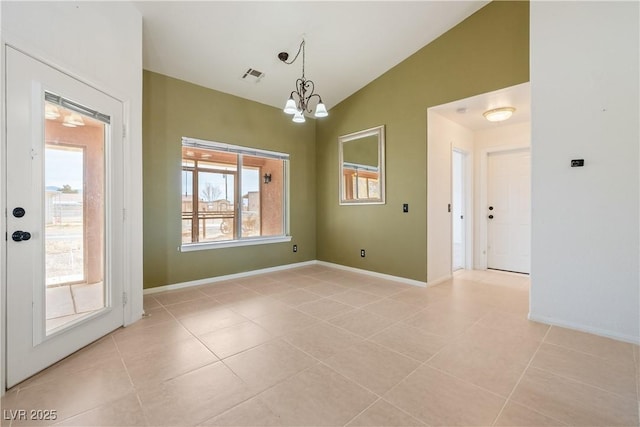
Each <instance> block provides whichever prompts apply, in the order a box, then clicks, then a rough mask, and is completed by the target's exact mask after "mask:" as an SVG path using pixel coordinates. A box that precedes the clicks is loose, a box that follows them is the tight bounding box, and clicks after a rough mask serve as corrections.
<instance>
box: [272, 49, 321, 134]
mask: <svg viewBox="0 0 640 427" xmlns="http://www.w3.org/2000/svg"><path fill="white" fill-rule="evenodd" d="M304 46H305V42H304V39H303V40H302V43H300V47H299V48H298V53H296V56H295V58H293V60H291V62H287V60H288V59H289V54H288V53H287V52H280V53H279V54H278V59H279V60H280V61H282V62H284V63H285V64H288V65H291V64H293V63H294V62H296V59H298V56H299V55H300V52H301V51H302V77H300V78H299V79H298V80H296V90H294V91H292V92H291V94H290V95H289V100H288V101H287V103H286V104H285V106H284V112H285V113H287V114H293V121H294V122H295V123H304V121H305V119H304V113H305V112H307V113H311V106H310V105H309V104H310V102H311V100H312V99H313V98H316V97H317V98H318V103H317V104H316V111H315V113H314V116H316V117H327V116H328V115H329V113H328V112H327V107H325V105H324V104H323V103H322V97H320V95H318V94H317V93H314V91H315V84H314V83H313V81H312V80H307V79H306V78H305V76H304V59H305V58H304V53H305V52H304Z"/></svg>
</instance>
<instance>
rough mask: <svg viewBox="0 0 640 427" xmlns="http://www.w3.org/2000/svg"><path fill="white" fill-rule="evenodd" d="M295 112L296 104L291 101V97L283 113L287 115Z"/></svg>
mask: <svg viewBox="0 0 640 427" xmlns="http://www.w3.org/2000/svg"><path fill="white" fill-rule="evenodd" d="M296 111H298V108H297V107H296V102H295V101H294V100H293V96H291V97H290V98H289V100H288V101H287V103H286V104H285V105H284V112H285V113H287V114H295V113H296Z"/></svg>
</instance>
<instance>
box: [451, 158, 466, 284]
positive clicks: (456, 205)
mask: <svg viewBox="0 0 640 427" xmlns="http://www.w3.org/2000/svg"><path fill="white" fill-rule="evenodd" d="M464 156H465V154H464V153H462V152H461V151H458V150H453V153H452V157H451V189H452V191H451V193H452V194H451V205H452V206H451V208H452V216H451V222H452V224H451V225H452V227H451V229H452V245H451V248H452V251H453V254H452V257H451V259H452V260H453V263H452V269H453V271H456V270H460V269H462V268H464V267H465V264H466V261H465V255H466V252H467V248H466V244H465V243H466V236H465V228H466V227H465V203H464V202H465V185H464V182H465V176H464V160H465V158H464Z"/></svg>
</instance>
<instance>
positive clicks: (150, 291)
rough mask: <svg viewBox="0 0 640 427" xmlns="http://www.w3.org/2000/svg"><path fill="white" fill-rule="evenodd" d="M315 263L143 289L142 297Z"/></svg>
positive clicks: (286, 265) (308, 262)
mask: <svg viewBox="0 0 640 427" xmlns="http://www.w3.org/2000/svg"><path fill="white" fill-rule="evenodd" d="M316 263H317V261H316V260H312V261H304V262H296V263H294V264H285V265H278V266H276V267H269V268H261V269H259V270H251V271H243V272H242V273H234V274H227V275H224V276H217V277H210V278H207V279H198V280H191V281H189V282H182V283H174V284H171V285H163V286H156V287H153V288H148V289H144V290H143V291H142V292H143V294H144V295H149V294H157V293H158V292H164V291H171V290H176V289H182V288H190V287H192V286H201V285H207V284H210V283H215V282H224V281H225V280H233V279H241V278H243V277H251V276H255V275H257V274H264V273H273V272H276V271H284V270H290V269H292V268H299V267H306V266H308V265H315V264H316Z"/></svg>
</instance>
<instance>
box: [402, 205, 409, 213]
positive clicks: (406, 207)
mask: <svg viewBox="0 0 640 427" xmlns="http://www.w3.org/2000/svg"><path fill="white" fill-rule="evenodd" d="M402 212H404V213H407V212H409V203H403V204H402Z"/></svg>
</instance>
